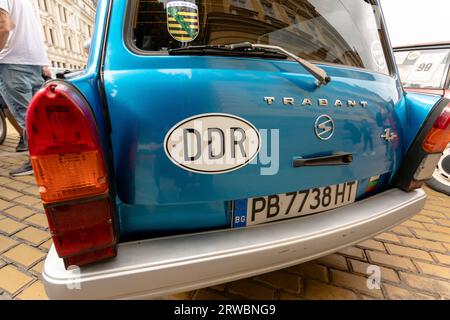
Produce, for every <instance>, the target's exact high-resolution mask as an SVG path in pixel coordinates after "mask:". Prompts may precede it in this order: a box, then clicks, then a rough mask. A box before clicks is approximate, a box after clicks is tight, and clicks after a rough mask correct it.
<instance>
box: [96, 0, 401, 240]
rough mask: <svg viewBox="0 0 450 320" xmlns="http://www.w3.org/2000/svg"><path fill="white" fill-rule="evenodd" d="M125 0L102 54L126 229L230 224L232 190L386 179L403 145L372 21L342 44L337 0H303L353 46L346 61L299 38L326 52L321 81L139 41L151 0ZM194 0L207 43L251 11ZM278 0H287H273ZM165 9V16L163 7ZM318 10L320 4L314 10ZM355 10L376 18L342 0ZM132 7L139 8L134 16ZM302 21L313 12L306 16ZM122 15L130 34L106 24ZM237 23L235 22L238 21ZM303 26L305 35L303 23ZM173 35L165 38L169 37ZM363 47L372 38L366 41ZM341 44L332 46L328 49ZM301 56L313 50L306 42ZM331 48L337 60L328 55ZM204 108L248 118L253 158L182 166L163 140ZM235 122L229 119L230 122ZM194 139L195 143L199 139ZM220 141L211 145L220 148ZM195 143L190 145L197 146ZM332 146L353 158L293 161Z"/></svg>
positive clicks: (360, 192) (241, 59)
mask: <svg viewBox="0 0 450 320" xmlns="http://www.w3.org/2000/svg"><path fill="white" fill-rule="evenodd" d="M344 2H345V4H347V5H348V6H353V5H350V3H351V2H348V1H344ZM131 3H132V4H131V5H130V7H129V8H127V7H126V5H124V4H122V3H118V4H117V5H115V6H114V7H113V14H112V17H113V18H112V20H111V25H110V36H109V40H108V42H107V48H106V56H105V57H106V59H105V65H104V88H105V93H106V104H107V106H108V111H109V115H110V120H111V127H112V132H111V140H112V149H113V150H112V151H113V159H114V170H115V186H116V189H117V195H118V197H117V204H118V214H119V216H120V224H121V233H122V238H123V239H131V238H141V237H144V236H145V237H148V236H149V234H153V235H155V236H156V235H160V234H167V233H179V232H190V231H198V230H207V229H216V228H227V227H231V226H232V223H231V221H232V214H233V209H235V208H234V206H235V205H236V204H239V203H240V202H234V201H237V200H241V201H242V199H248V198H256V197H262V196H269V195H275V194H283V193H289V192H294V191H300V190H308V189H312V188H320V187H326V186H329V185H335V184H341V183H347V182H356V183H357V190H356V191H355V196H356V199H361V198H364V197H365V196H367V195H369V194H373V192H378V191H382V190H383V189H385V188H386V186H387V185H388V183H389V180H390V178H391V175H392V173H393V172H394V171H395V170H396V168H397V167H398V165H399V163H400V162H401V160H402V154H403V144H402V138H403V133H402V131H401V125H400V122H401V121H402V119H399V118H398V117H397V113H396V107H397V105H398V104H399V101H400V97H399V94H398V89H397V83H396V81H395V80H394V78H392V77H390V76H389V75H388V73H389V72H388V70H387V64H386V61H385V60H383V59H384V54H383V49H382V46H383V45H384V46H385V45H386V44H383V45H382V44H381V42H380V41H381V40H380V37H379V33H378V31H375V33H373V34H372V35H371V36H372V37H374V39H375V40H373V41H372V42H371V43H369V44H367V43H366V42H361V43H359V42H358V43H356V42H357V41H356V42H355V40H351V41H353V42H352V43H347V44H345V40H348V39H346V38H345V37H347V38H348V37H349V34H348V30H347V29H348V28H349V26H343V27H342V26H338V25H335V23H336V21H337V20H336V19H337V16H339V15H341V14H343V13H342V12H341V11H342V10H343V9H344V8H345V5H341V4H336V5H333V8H334V9H335V10H334V11H333V10H332V9H333V8H331V9H330V8H328V9H325V7H324V6H325V5H328V4H330V5H331V3H332V2H328V1H309V2H308V4H309V5H311V4H312V3H314V5H315V7H314V8H315V9H314V10H315V11H314V12H315V13H314V14H315V15H316V16H317V17H318V18H319V19H322V20H319V24H320V25H321V26H327V28H328V32H329V31H332V32H333V35H332V36H330V35H327V34H326V32H325V31H324V34H323V36H324V37H325V36H327V37H338V39H337V40H336V38H333V39H335V40H336V41H338V40H339V41H341V42H342V43H343V44H342V46H343V47H346V48H347V47H348V48H349V50H350V49H351V47H352V45H353V47H354V48H353V51H352V52H347V53H345V54H346V55H347V56H350V57H351V58H342V59H343V60H342V61H341V60H339V59H337V58H336V59H335V58H332V57H331V58H327V57H325V56H326V54H324V52H325V50H324V49H323V48H322V49H320V48H318V49H320V50H322V51H321V52H319V53H316V54H315V53H314V52H313V51H311V50H309V49H311V48H309V47H308V50H305V52H306V51H308V52H309V55H310V56H311V57H312V58H316V59H318V58H319V57H322V60H323V61H324V62H326V63H327V64H319V66H320V67H322V68H323V69H324V70H325V71H326V72H327V73H328V75H329V76H330V77H331V78H332V81H331V83H329V84H328V85H326V86H321V87H318V86H317V85H316V84H315V79H314V77H313V76H312V75H311V74H310V73H308V72H307V71H306V70H305V69H304V68H303V67H302V66H301V65H299V64H298V63H297V62H295V61H291V60H289V59H268V58H264V57H258V58H255V57H248V56H245V55H244V56H227V55H219V56H211V55H209V54H205V55H200V56H193V55H190V54H187V55H181V56H172V55H167V52H164V51H161V52H160V51H156V52H155V51H151V52H150V51H149V50H148V49H146V48H145V44H144V43H145V41H147V42H148V41H150V42H151V36H149V37H147V38H145V39H146V40H143V42H142V43H141V44H139V41H140V40H139V35H136V34H137V33H138V32H141V33H142V32H144V33H145V32H146V30H147V31H148V29H146V28H145V27H142V28H140V29H139V26H140V25H145V22H147V23H150V22H153V20H152V18H151V16H146V15H145V10H150V11H151V10H154V7H145V6H144V2H135V3H134V2H133V1H131ZM294 3H297V2H295V1H294ZM133 4H135V5H136V6H133ZM153 5H156V3H153ZM197 5H198V8H200V9H198V10H199V12H203V13H202V14H200V22H202V21H203V22H204V23H206V24H207V23H210V29H208V32H209V34H208V35H206V32H205V34H204V33H200V35H199V36H198V39H203V40H204V41H205V43H206V41H207V40H205V39H207V38H208V37H209V38H208V39H209V43H211V41H213V40H212V39H213V38H214V37H213V35H214V34H215V33H214V28H215V27H216V24H215V23H214V22H215V21H216V22H217V21H222V22H223V23H225V24H229V25H231V26H236V24H235V23H236V22H233V21H232V19H238V18H239V19H241V20H238V22H239V23H243V22H248V21H247V20H245V19H248V18H243V16H240V15H239V13H236V12H235V13H224V12H221V11H220V10H217V11H220V12H221V13H220V14H219V13H218V12H215V11H211V12H209V13H205V12H207V11H205V10H206V9H205V8H206V7H205V6H206V5H205V4H204V3H203V2H202V1H200V2H199V1H197ZM299 5H300V2H299ZM277 6H278V7H283V6H282V5H281V4H278V3H277ZM135 8H137V10H138V14H136V12H135V10H136V9H135ZM162 9H163V11H162V12H164V16H163V17H164V18H165V12H166V9H167V8H162ZM288 9H289V8H287V7H286V12H288ZM117 10H119V11H120V10H122V11H123V12H128V14H127V16H128V17H126V18H125V20H122V18H121V16H120V15H119V14H114V13H115V11H117ZM211 10H212V9H211ZM310 10H312V9H310ZM320 10H322V11H323V12H322V13H319V11H320ZM327 10H328V11H327ZM352 10H354V11H352ZM158 12H159V11H158ZM327 12H329V13H327ZM355 12H359V13H364V14H366V15H368V16H369V17H370V19H369V20H368V21H369V22H373V23H374V26H370V28H369V29H370V31H373V30H376V24H375V20H374V19H375V18H374V17H372V16H371V14H373V11H372V8H371V7H370V6H368V4H367V3H366V2H363V1H361V4H358V5H355V6H354V7H352V8H351V9H347V11H344V13H346V14H347V15H349V14H350V15H353V14H354V13H355ZM134 17H136V20H131V19H134ZM341 18H342V17H341ZM252 19H253V18H252ZM273 19H275V18H273ZM296 19H297V20H296V21H301V20H300V19H299V18H296ZM371 19H372V20H371ZM323 20H325V22H324V21H323ZM131 21H135V23H134V24H133V23H132V22H131ZM252 21H253V20H252ZM339 21H340V20H339ZM309 23H310V24H314V22H313V20H310V21H309ZM349 23H350V22H349ZM354 23H355V24H356V25H357V26H358V27H360V25H359V24H358V23H357V22H354ZM130 24H131V25H132V26H133V27H132V28H131V27H130ZM264 24H267V22H264ZM333 24H334V25H333ZM367 24H369V25H370V23H366V22H364V23H362V24H361V25H367ZM123 25H125V28H126V30H128V29H130V34H127V32H125V37H129V39H128V40H126V41H122V40H121V39H116V37H114V36H112V35H117V34H122V32H123V29H122V28H123ZM243 26H244V27H245V26H246V25H245V24H243ZM351 26H352V23H351V25H350V27H351ZM244 27H243V28H244ZM164 28H166V27H165V25H164ZM310 28H311V29H312V27H310ZM232 29H233V28H232ZM372 29H373V30H372ZM164 30H165V32H167V30H166V29H164ZM277 30H278V29H277ZM282 30H284V29H282ZM345 30H347V31H345ZM133 31H134V36H135V38H133ZM228 31H230V30H228ZM232 31H233V32H234V33H236V30H235V29H233V30H232ZM365 31H367V30H365ZM148 32H152V31H151V30H150V31H148ZM230 32H231V31H230ZM285 32H286V31H285V30H284V31H283V32H281V31H280V34H277V37H276V39H275V40H274V41H273V42H274V43H276V44H280V41H281V40H282V39H284V37H285V36H286V34H285ZM346 32H347V33H346ZM275 33H276V32H275ZM297 35H302V34H301V33H297ZM302 36H303V37H304V38H305V39H309V38H308V37H307V35H302ZM366 36H367V35H366ZM169 37H170V35H164V37H163V38H164V39H166V38H169ZM237 38H238V39H237V40H246V39H243V38H242V37H237ZM244 38H245V37H244ZM269 38H270V37H269ZM369 38H370V37H369V36H367V39H369ZM164 39H163V40H162V42H164ZM280 39H281V40H280ZM247 40H248V39H247ZM325 40H326V39H325ZM325 40H323V41H325ZM328 40H329V39H328ZM369 40H370V39H369ZM369 40H367V41H369ZM293 41H294V42H295V43H293V44H292V43H291V44H289V43H286V42H285V43H284V44H285V46H286V47H289V46H290V45H293V46H299V47H301V46H302V43H300V40H298V39H297V38H293ZM348 41H350V40H348ZM351 41H350V42H351ZM361 41H362V40H361ZM377 41H378V42H377ZM169 42H170V44H169V45H170V46H171V45H172V44H173V39H172V40H170V41H169ZM269 42H270V41H269ZM311 43H313V42H311V41H310V43H308V44H304V45H305V46H306V45H309V46H310V45H311ZM156 44H157V43H156ZM156 44H155V45H156ZM202 44H204V43H202ZM371 44H372V45H371ZM140 45H141V47H140V48H137V46H140ZM147 45H148V43H147ZM150 46H152V47H153V46H154V45H153V44H150ZM323 46H325V45H323ZM163 47H164V46H163ZM367 47H369V48H371V49H369V52H368V53H367V52H365V51H367ZM358 48H360V49H358ZM338 49H339V48H338ZM338 49H336V50H338ZM340 49H342V48H340ZM152 50H155V48H153V49H152ZM161 50H163V49H161ZM320 50H319V51H320ZM358 50H359V52H358ZM299 51H300V52H301V50H297V52H299ZM364 54H366V56H367V57H366V56H364ZM336 55H337V53H333V52H332V50H331V49H329V52H328V56H336ZM304 56H306V57H308V56H307V54H306V53H305V54H304ZM380 56H381V58H380ZM332 59H335V61H336V62H338V63H339V64H340V65H330V64H328V62H330V61H329V60H332ZM344 65H345V66H344ZM363 67H364V68H363ZM211 116H212V117H219V118H215V120H214V119H213V120H212V122H209V123H208V124H207V125H206V126H207V127H208V126H209V127H208V128H212V129H214V128H216V127H221V126H222V124H223V123H222V122H223V119H224V117H231V118H234V119H235V120H236V121H238V123H241V124H242V123H244V124H245V126H246V127H245V128H248V129H249V130H251V129H252V128H254V129H256V130H257V131H258V132H259V137H258V139H260V140H258V141H260V142H261V148H260V149H259V152H257V150H256V151H255V152H254V153H255V154H256V158H255V159H253V161H251V162H250V163H247V162H248V161H250V160H252V159H250V155H248V154H247V156H248V158H247V159H246V161H244V162H245V163H243V164H244V165H242V166H234V169H235V170H222V169H223V168H222V169H221V170H218V171H216V172H210V171H214V170H209V169H208V165H206V170H205V171H207V172H200V171H201V170H197V169H198V168H197V169H194V170H192V168H187V167H183V166H180V165H179V162H178V163H177V161H176V159H175V160H174V158H177V155H175V156H173V155H171V154H170V152H167V147H168V145H167V142H168V141H172V140H170V139H171V134H173V132H174V130H176V129H177V128H180V126H181V128H184V129H186V128H187V127H183V125H184V124H186V123H188V124H190V123H189V121H191V120H192V119H197V118H201V117H211ZM330 120H331V121H330ZM214 121H216V122H214ZM233 121H234V120H233ZM239 121H240V122H239ZM236 123H237V122H234V124H233V125H230V126H229V128H228V129H231V128H235V127H236ZM214 124H216V125H214ZM216 129H217V128H216ZM324 131H325V132H324ZM186 132H187V133H191V134H192V133H193V131H192V130H191V131H186ZM216 133H217V131H216ZM205 134H206V131H205ZM194 135H195V134H194ZM194 135H192V137H193V136H194ZM190 137H191V136H190ZM178 139H182V136H178ZM180 141H181V140H180ZM190 141H191V142H190V143H191V144H190V145H189V146H190V147H192V143H195V140H190ZM192 141H194V142H192ZM217 141H222V140H220V139H219V140H217ZM233 143H234V144H233ZM223 144H224V150H225V151H224V156H225V155H227V153H228V155H229V153H230V152H232V150H233V148H234V150H235V151H236V146H237V145H238V142H236V141H231V142H230V140H229V139H225V140H224V142H223ZM206 146H208V145H206ZM169 147H170V146H169ZM207 150H210V149H208V148H206V147H205V150H204V152H207ZM215 150H216V151H214V152H215V155H218V154H221V152H220V151H217V149H215ZM237 150H238V151H241V150H239V149H237ZM248 150H249V149H248ZM248 150H247V149H246V151H248ZM178 152H181V151H178ZM190 152H191V156H192V155H194V156H195V153H196V152H195V151H190ZM333 155H346V156H347V158H346V159H347V160H350V161H346V163H341V164H339V163H338V164H336V163H332V165H330V164H329V163H328V164H327V163H321V165H319V166H305V165H298V164H299V162H298V161H297V162H296V160H299V159H300V160H304V159H316V158H321V157H330V156H333ZM180 157H182V156H180ZM327 159H328V158H327ZM344 162H345V161H344ZM300 163H301V161H300ZM296 164H297V165H296ZM228 169H229V168H228ZM355 185H356V184H355ZM370 192H372V193H370Z"/></svg>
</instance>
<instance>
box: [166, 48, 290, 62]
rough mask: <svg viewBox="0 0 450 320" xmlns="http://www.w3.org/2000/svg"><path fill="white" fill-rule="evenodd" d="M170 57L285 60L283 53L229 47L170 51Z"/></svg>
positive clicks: (285, 56)
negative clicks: (231, 57)
mask: <svg viewBox="0 0 450 320" xmlns="http://www.w3.org/2000/svg"><path fill="white" fill-rule="evenodd" d="M168 52H169V54H170V55H226V56H251V57H255V58H273V59H287V58H288V56H287V55H285V54H284V53H281V52H278V51H272V50H260V49H258V50H253V49H252V50H234V49H232V48H231V47H230V46H229V45H203V46H188V47H184V48H177V49H171V50H169V51H168Z"/></svg>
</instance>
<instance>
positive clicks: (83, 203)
mask: <svg viewBox="0 0 450 320" xmlns="http://www.w3.org/2000/svg"><path fill="white" fill-rule="evenodd" d="M27 134H28V144H29V151H30V158H31V163H32V165H33V169H34V173H35V176H36V182H37V184H38V186H39V192H40V194H41V198H42V200H43V202H44V204H45V207H46V213H47V218H48V220H49V226H50V230H51V232H52V236H53V242H54V244H55V248H56V251H57V252H58V255H59V256H60V257H61V258H65V262H66V264H68V263H69V264H70V262H71V261H72V262H73V261H78V262H80V264H78V265H82V264H86V263H90V262H93V261H97V260H100V259H104V258H107V257H111V256H114V255H115V243H116V236H115V230H114V225H113V213H112V205H111V201H110V197H109V182H108V175H107V170H106V165H105V160H104V156H103V152H102V148H101V145H100V142H99V135H98V132H97V127H96V123H95V119H94V117H93V115H92V114H91V110H90V107H89V105H88V104H87V102H86V101H85V100H84V99H83V98H82V97H81V96H80V95H79V93H77V92H76V91H75V90H74V89H72V88H71V87H69V86H68V85H66V84H63V83H59V82H58V83H57V82H53V83H49V84H48V85H47V86H45V87H44V88H42V89H41V90H40V91H39V92H38V93H37V94H36V95H35V97H34V98H33V100H32V102H31V104H30V107H29V108H28V113H27ZM99 199H100V200H99ZM107 248H112V249H110V250H106V249H107ZM112 252H113V253H114V254H112ZM87 256H89V257H90V258H86V257H87ZM77 257H78V259H77ZM95 257H96V258H95ZM87 261H89V262H87ZM81 262H83V263H81Z"/></svg>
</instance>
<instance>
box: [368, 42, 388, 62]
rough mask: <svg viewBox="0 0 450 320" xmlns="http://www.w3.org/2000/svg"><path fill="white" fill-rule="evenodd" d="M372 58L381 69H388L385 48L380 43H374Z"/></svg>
mask: <svg viewBox="0 0 450 320" xmlns="http://www.w3.org/2000/svg"><path fill="white" fill-rule="evenodd" d="M371 49H372V57H373V60H374V61H375V64H376V65H377V66H378V68H380V69H385V68H386V58H385V56H384V51H383V46H382V45H381V43H380V41H374V42H373V43H372V48H371Z"/></svg>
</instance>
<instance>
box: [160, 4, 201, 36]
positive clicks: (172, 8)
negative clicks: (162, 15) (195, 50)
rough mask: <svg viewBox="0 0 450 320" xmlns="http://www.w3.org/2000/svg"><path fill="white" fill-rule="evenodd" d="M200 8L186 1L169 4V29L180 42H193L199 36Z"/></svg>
mask: <svg viewBox="0 0 450 320" xmlns="http://www.w3.org/2000/svg"><path fill="white" fill-rule="evenodd" d="M198 28H199V23H198V6H197V5H196V4H194V3H191V2H186V1H171V2H169V3H167V29H168V30H169V33H170V35H171V36H172V37H173V38H174V39H175V40H177V41H180V42H191V41H193V40H194V39H195V38H197V36H198Z"/></svg>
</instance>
